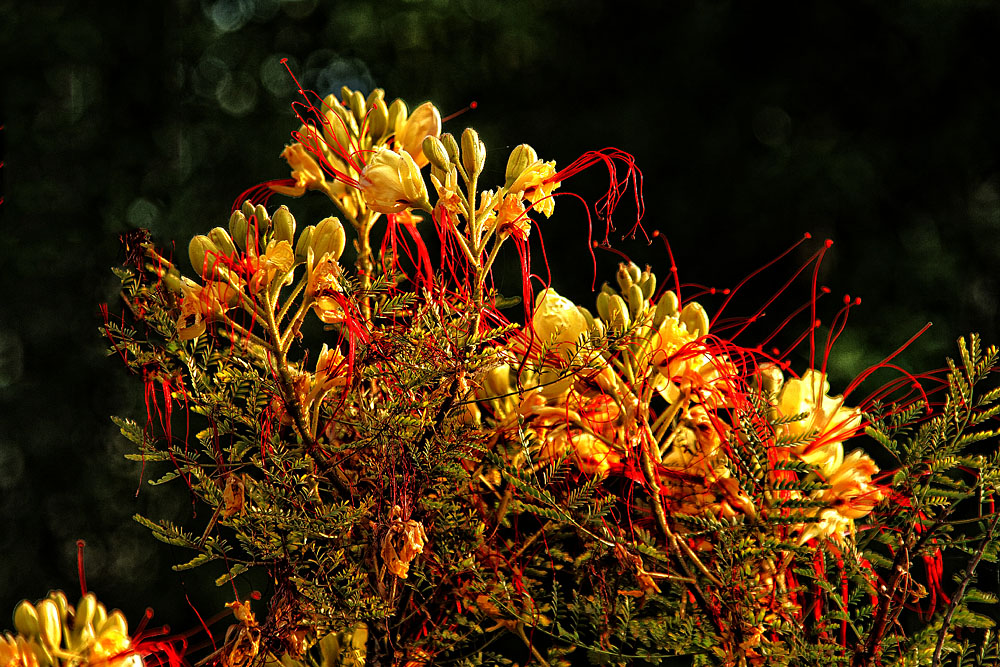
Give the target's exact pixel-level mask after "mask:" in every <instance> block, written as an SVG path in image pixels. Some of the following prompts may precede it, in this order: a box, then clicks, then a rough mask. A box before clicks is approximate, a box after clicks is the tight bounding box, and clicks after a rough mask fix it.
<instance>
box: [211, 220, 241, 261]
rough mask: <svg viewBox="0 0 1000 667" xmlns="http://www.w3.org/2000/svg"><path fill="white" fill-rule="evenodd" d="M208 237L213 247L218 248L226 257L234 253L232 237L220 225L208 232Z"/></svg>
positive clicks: (234, 247)
mask: <svg viewBox="0 0 1000 667" xmlns="http://www.w3.org/2000/svg"><path fill="white" fill-rule="evenodd" d="M208 238H209V239H211V241H212V243H214V244H215V247H216V248H218V249H219V252H221V253H222V254H223V255H225V256H226V257H232V256H233V255H235V254H236V244H234V243H233V239H232V237H230V236H229V232H227V231H226V230H225V229H223V228H222V227H215V228H213V229H212V231H210V232H209V233H208Z"/></svg>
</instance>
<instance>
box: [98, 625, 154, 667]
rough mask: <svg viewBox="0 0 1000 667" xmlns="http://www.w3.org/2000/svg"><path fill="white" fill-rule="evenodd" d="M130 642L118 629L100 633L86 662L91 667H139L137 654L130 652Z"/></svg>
mask: <svg viewBox="0 0 1000 667" xmlns="http://www.w3.org/2000/svg"><path fill="white" fill-rule="evenodd" d="M131 648H132V642H131V640H129V638H128V635H126V634H125V632H123V631H122V630H121V629H119V628H111V629H109V630H107V631H105V632H102V633H101V634H100V635H99V636H98V637H97V639H95V640H94V644H93V646H92V647H91V648H90V653H89V654H88V656H87V661H88V663H89V664H90V665H91V667H141V666H142V664H143V662H142V658H141V657H139V655H138V654H136V653H132V652H130V649H131Z"/></svg>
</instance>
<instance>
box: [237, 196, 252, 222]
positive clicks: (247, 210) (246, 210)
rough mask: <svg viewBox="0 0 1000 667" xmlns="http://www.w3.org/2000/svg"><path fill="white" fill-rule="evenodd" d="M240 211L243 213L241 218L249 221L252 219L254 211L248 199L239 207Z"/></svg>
mask: <svg viewBox="0 0 1000 667" xmlns="http://www.w3.org/2000/svg"><path fill="white" fill-rule="evenodd" d="M240 211H241V212H242V213H243V217H245V218H246V219H247V220H249V219H250V218H251V217H253V211H254V208H253V203H252V202H251V201H250V200H249V199H247V200H246V201H245V202H243V206H241V207H240Z"/></svg>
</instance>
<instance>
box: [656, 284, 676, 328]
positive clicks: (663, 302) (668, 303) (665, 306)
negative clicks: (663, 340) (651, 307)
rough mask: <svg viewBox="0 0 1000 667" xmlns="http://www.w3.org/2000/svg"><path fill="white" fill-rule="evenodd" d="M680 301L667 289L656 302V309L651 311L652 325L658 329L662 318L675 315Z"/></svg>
mask: <svg viewBox="0 0 1000 667" xmlns="http://www.w3.org/2000/svg"><path fill="white" fill-rule="evenodd" d="M679 306H680V301H679V300H678V299H677V295H676V294H675V293H674V291H673V290H667V291H666V292H664V293H663V295H662V296H661V297H660V300H659V301H657V302H656V311H655V312H654V313H653V327H654V328H657V329H659V328H660V325H661V324H663V320H665V319H667V318H668V317H674V316H675V315H677V308H678V307H679Z"/></svg>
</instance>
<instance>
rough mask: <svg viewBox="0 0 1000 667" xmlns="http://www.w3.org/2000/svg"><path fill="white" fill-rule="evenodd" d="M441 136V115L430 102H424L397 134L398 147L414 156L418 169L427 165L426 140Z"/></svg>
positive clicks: (404, 122)
mask: <svg viewBox="0 0 1000 667" xmlns="http://www.w3.org/2000/svg"><path fill="white" fill-rule="evenodd" d="M440 135H441V113H440V112H439V111H438V110H437V107H435V106H434V105H433V104H431V103H430V102H424V103H423V104H421V105H420V106H419V107H417V108H416V109H414V110H413V113H411V114H410V116H409V118H407V119H406V120H405V121H403V125H402V127H400V128H399V131H398V132H396V146H397V147H398V148H402V149H403V150H404V151H406V152H407V153H409V154H410V155H411V156H413V161H414V162H415V163H416V164H417V166H418V167H423V166H424V165H425V164H427V156H425V155H424V139H426V138H427V137H437V136H440Z"/></svg>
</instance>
